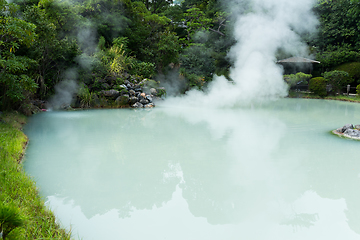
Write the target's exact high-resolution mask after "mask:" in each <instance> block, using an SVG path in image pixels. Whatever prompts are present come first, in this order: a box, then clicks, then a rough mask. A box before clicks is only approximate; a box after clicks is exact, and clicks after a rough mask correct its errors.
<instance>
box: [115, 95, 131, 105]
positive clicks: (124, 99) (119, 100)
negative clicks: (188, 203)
mask: <svg viewBox="0 0 360 240" xmlns="http://www.w3.org/2000/svg"><path fill="white" fill-rule="evenodd" d="M129 98H130V97H129V95H123V96H119V97H117V98H116V100H115V102H116V104H118V105H121V106H124V105H127V104H128V102H129Z"/></svg>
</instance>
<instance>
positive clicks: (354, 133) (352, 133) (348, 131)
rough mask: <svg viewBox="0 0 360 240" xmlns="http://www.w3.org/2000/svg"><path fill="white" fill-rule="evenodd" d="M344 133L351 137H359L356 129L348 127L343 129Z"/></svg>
mask: <svg viewBox="0 0 360 240" xmlns="http://www.w3.org/2000/svg"><path fill="white" fill-rule="evenodd" d="M344 135H345V136H348V137H352V138H360V131H359V130H357V129H351V128H348V129H346V130H345V132H344Z"/></svg>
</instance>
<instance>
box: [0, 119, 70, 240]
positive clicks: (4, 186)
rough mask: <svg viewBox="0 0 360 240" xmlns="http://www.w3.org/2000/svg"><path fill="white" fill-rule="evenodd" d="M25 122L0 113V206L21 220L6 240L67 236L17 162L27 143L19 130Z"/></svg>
mask: <svg viewBox="0 0 360 240" xmlns="http://www.w3.org/2000/svg"><path fill="white" fill-rule="evenodd" d="M25 121H26V118H25V117H24V116H21V115H19V114H17V113H3V114H2V115H0V166H1V167H0V207H2V209H10V210H11V209H12V210H11V211H12V213H13V214H14V216H13V217H14V221H15V220H19V219H20V220H21V222H17V223H16V224H17V225H16V226H15V225H13V226H15V227H14V229H13V230H12V231H11V232H9V234H8V235H7V237H6V239H17V240H18V239H70V233H69V232H66V231H65V230H64V229H62V228H60V226H59V225H58V224H57V223H56V222H55V216H54V214H53V213H52V212H51V211H50V210H49V209H48V208H47V207H45V205H44V201H43V200H42V199H41V198H40V196H39V193H38V190H37V188H36V185H35V183H34V181H33V180H32V179H31V178H30V177H29V176H27V175H26V174H25V172H24V170H23V167H22V164H21V163H20V161H21V158H22V156H23V154H24V151H25V149H24V147H25V145H26V143H27V137H26V136H25V134H24V133H22V132H21V127H22V125H23V124H24V123H25ZM14 209H16V211H15V210H14ZM10 210H8V211H10ZM15 215H16V217H17V218H15ZM4 228H6V225H4ZM3 231H4V229H3Z"/></svg>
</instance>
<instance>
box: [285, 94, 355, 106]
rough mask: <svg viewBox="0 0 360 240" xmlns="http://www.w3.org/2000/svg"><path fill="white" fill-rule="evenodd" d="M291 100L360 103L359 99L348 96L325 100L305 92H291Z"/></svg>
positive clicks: (329, 97) (326, 98)
mask: <svg viewBox="0 0 360 240" xmlns="http://www.w3.org/2000/svg"><path fill="white" fill-rule="evenodd" d="M288 97H289V98H311V99H325V100H338V101H346V102H357V103H360V98H359V97H354V96H346V95H337V96H327V97H324V98H321V97H319V96H318V95H315V94H313V93H304V92H294V91H290V92H289V96H288Z"/></svg>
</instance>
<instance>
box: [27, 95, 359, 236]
mask: <svg viewBox="0 0 360 240" xmlns="http://www.w3.org/2000/svg"><path fill="white" fill-rule="evenodd" d="M359 108H360V107H359V106H358V105H356V104H349V103H339V102H326V101H316V100H300V101H299V100H293V99H286V100H283V101H279V102H275V103H272V104H271V105H264V106H253V107H249V108H242V109H220V110H214V109H213V110H210V109H207V110H205V109H176V108H165V107H163V108H161V107H160V108H156V109H154V110H152V111H134V110H101V111H83V112H52V113H44V114H39V115H37V116H35V117H33V118H32V119H31V121H30V123H29V124H28V125H27V128H26V132H27V134H28V135H29V137H30V140H31V142H30V146H29V148H28V150H27V157H26V159H27V161H26V165H25V167H26V170H27V171H28V172H29V173H30V174H31V175H33V176H34V178H35V179H36V180H37V182H38V184H39V187H40V189H41V193H42V194H43V195H44V196H48V200H49V202H50V204H51V205H52V207H53V208H55V210H56V209H57V210H56V212H57V214H58V215H59V216H60V219H61V221H62V222H63V223H64V224H65V225H69V224H70V223H73V224H74V227H75V229H79V235H80V236H84V237H85V236H86V237H85V239H99V238H96V237H91V236H100V235H99V234H104V231H105V232H106V234H109V235H108V236H107V237H106V238H103V239H118V238H119V236H122V237H124V238H126V239H143V238H144V237H145V236H144V237H142V236H141V234H142V233H137V232H136V233H134V232H131V231H130V230H128V228H129V229H131V228H134V226H137V227H141V228H142V229H147V231H145V232H146V234H147V236H152V235H153V238H151V237H150V238H149V237H147V238H148V239H166V237H167V238H168V239H223V238H225V239H239V238H240V237H245V238H251V239H265V238H269V236H272V238H274V237H276V239H304V237H306V238H307V239H319V238H320V239H325V238H324V236H327V239H339V237H336V236H338V235H341V236H342V237H341V238H345V239H358V238H359V236H358V235H356V234H355V232H356V233H358V234H359V233H360V229H359V226H360V212H359V211H360V208H359V206H358V204H357V203H358V202H359V200H360V194H359V193H358V192H357V191H356V190H357V189H358V188H359V176H360V175H359V173H360V163H359V162H358V161H356V159H355V157H354V156H357V154H358V153H359V151H358V150H357V149H358V144H359V142H356V141H348V140H344V139H340V138H337V137H334V136H331V135H330V134H329V131H330V130H331V129H335V128H337V127H339V126H340V125H343V124H345V123H348V122H349V123H350V122H351V123H354V124H355V122H354V121H355V120H354V119H360V118H359V113H360V111H359V110H360V109H359ZM95 226H96V227H95ZM109 226H113V227H114V229H109ZM115 226H121V227H120V228H121V231H120V232H119V230H116V229H115V228H116V227H115ZM259 229H261V231H259ZM325 229H326V230H325ZM350 229H351V230H350ZM183 230H186V231H190V232H191V234H187V233H186V232H183ZM89 232H91V234H92V235H91V234H89ZM100 232H101V233H100ZM171 232H172V233H176V234H177V236H176V237H175V236H173V235H171ZM205 233H206V234H208V235H207V236H205V235H204V234H205ZM170 236H171V237H170ZM274 239H275V238H274Z"/></svg>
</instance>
